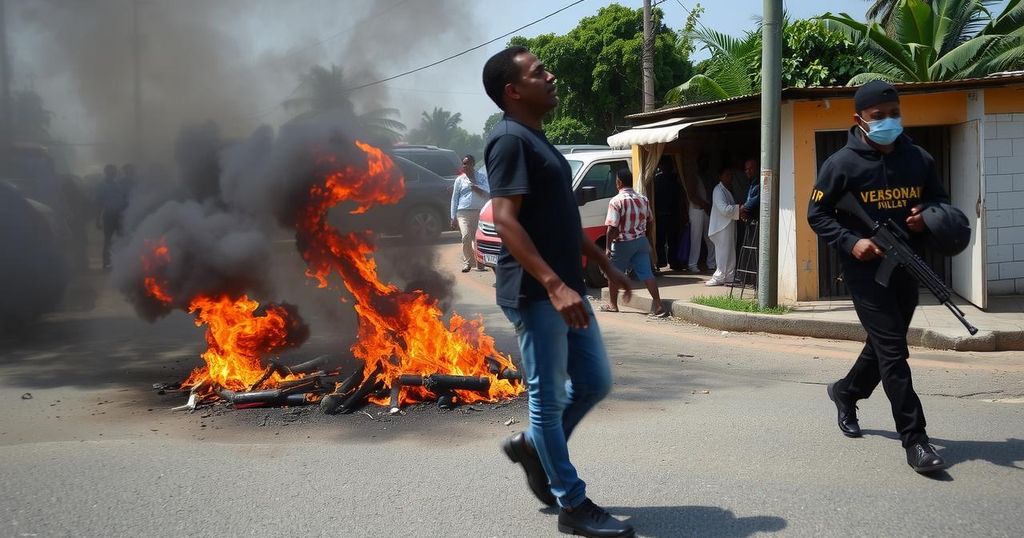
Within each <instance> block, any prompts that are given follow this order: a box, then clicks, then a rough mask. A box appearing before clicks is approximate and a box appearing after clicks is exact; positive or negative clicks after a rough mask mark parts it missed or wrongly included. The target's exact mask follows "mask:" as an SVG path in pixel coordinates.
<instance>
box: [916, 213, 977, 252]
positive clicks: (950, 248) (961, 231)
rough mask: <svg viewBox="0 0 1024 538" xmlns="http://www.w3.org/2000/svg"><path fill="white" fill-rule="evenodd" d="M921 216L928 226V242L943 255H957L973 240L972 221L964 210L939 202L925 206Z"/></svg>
mask: <svg viewBox="0 0 1024 538" xmlns="http://www.w3.org/2000/svg"><path fill="white" fill-rule="evenodd" d="M921 216H922V217H923V218H924V225H925V227H927V228H928V244H929V245H930V246H931V248H932V249H934V250H935V251H936V252H938V253H940V254H942V255H943V256H956V255H957V254H960V253H961V252H963V251H964V249H965V248H967V245H968V244H969V243H970V242H971V223H970V221H969V220H967V215H964V212H963V211H960V210H959V209H957V208H955V207H953V206H951V205H949V204H944V203H937V204H931V205H929V206H928V207H926V208H924V211H922V212H921Z"/></svg>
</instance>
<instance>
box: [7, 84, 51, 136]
mask: <svg viewBox="0 0 1024 538" xmlns="http://www.w3.org/2000/svg"><path fill="white" fill-rule="evenodd" d="M12 97H13V99H12V101H13V104H14V110H13V114H12V117H11V125H12V133H13V135H14V138H15V139H20V140H26V141H30V142H38V143H46V142H49V141H51V137H50V120H52V119H53V112H50V111H49V110H47V109H46V106H45V105H44V103H43V98H42V97H40V96H39V94H38V93H36V92H34V91H32V90H22V91H17V92H14V95H13V96H12Z"/></svg>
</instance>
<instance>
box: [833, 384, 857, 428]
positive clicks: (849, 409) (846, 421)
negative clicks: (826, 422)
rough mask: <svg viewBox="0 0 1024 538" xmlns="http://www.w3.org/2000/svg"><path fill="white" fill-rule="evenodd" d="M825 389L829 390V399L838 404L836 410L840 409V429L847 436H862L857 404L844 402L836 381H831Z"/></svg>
mask: <svg viewBox="0 0 1024 538" xmlns="http://www.w3.org/2000/svg"><path fill="white" fill-rule="evenodd" d="M825 391H826V392H828V399H829V400H832V402H833V403H835V404H836V410H838V411H839V431H841V432H843V435H845V436H847V437H860V436H861V435H862V434H861V432H860V423H858V422H857V406H856V405H852V404H848V403H846V402H844V401H843V400H842V399H841V398H839V396H838V395H836V384H835V383H830V384H829V386H828V388H826V389H825Z"/></svg>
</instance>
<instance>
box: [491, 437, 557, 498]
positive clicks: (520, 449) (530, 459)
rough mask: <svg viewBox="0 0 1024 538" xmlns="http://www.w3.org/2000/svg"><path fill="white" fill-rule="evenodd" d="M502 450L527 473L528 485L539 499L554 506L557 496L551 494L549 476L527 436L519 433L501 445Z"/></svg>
mask: <svg viewBox="0 0 1024 538" xmlns="http://www.w3.org/2000/svg"><path fill="white" fill-rule="evenodd" d="M501 449H502V450H503V451H505V455H506V456H508V459H510V460H512V462H513V463H518V464H519V465H522V466H523V470H524V471H526V483H527V484H528V485H529V486H530V491H532V492H533V494H534V495H536V496H537V499H539V500H540V502H542V503H544V504H546V505H548V506H554V505H555V496H554V495H552V494H551V488H550V487H549V486H548V475H547V473H545V472H544V467H543V466H542V465H541V464H540V458H538V457H537V451H536V450H534V449H533V446H531V445H530V442H529V441H528V440H527V439H526V434H525V433H523V432H519V433H517V434H515V435H513V436H512V437H509V438H508V439H505V440H504V441H502V443H501Z"/></svg>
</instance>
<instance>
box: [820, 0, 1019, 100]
mask: <svg viewBox="0 0 1024 538" xmlns="http://www.w3.org/2000/svg"><path fill="white" fill-rule="evenodd" d="M994 3H995V2H994V1H993V0H932V1H931V2H926V1H925V0H899V1H898V2H897V3H896V4H895V5H894V6H893V7H892V9H891V11H890V12H889V15H888V21H887V23H886V25H884V26H883V25H882V24H879V23H878V22H870V23H863V22H860V21H857V20H856V19H854V18H853V17H851V16H849V15H847V14H845V13H841V14H839V15H833V14H831V13H826V14H825V15H822V17H821V18H822V19H824V20H826V21H829V22H830V24H832V25H833V26H834V27H836V28H838V29H840V30H842V31H843V32H845V33H846V34H847V37H848V38H849V39H851V40H853V41H856V42H858V43H862V44H864V45H865V46H866V53H865V58H866V59H867V61H868V71H867V72H865V73H861V74H859V75H857V76H856V77H854V78H853V79H851V80H850V84H861V83H863V82H866V81H868V80H873V79H883V80H889V81H893V82H926V81H934V80H953V79H962V78H972V77H983V76H986V75H988V74H991V73H994V72H997V71H1003V70H1009V69H1021V68H1024V3H1022V0H1010V2H1008V3H1007V5H1006V7H1005V8H1004V9H1003V11H1002V13H1000V14H999V15H998V16H996V17H994V18H993V17H992V16H991V13H990V12H989V10H988V6H990V5H992V4H994Z"/></svg>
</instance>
